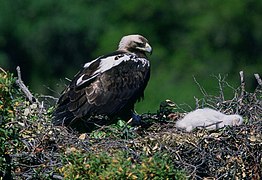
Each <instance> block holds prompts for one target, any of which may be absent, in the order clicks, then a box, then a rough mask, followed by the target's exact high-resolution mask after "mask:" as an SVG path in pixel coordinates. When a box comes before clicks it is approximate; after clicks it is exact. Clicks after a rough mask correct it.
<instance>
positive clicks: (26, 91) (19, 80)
mask: <svg viewBox="0 0 262 180" xmlns="http://www.w3.org/2000/svg"><path fill="white" fill-rule="evenodd" d="M16 71H17V80H16V84H17V85H18V87H19V88H20V89H21V90H22V92H23V93H24V94H25V96H26V97H27V99H28V100H29V101H30V102H31V103H36V104H37V105H38V107H40V108H42V107H43V105H42V104H41V103H40V102H39V101H38V99H36V98H35V97H34V96H33V95H32V93H31V92H30V91H29V89H28V88H27V87H26V85H25V84H24V82H23V80H22V76H21V70H20V67H19V66H17V67H16Z"/></svg>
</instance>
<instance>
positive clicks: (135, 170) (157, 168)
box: [59, 152, 186, 179]
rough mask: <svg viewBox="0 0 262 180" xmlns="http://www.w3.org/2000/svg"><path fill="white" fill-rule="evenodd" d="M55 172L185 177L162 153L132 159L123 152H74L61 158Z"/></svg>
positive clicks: (90, 175) (91, 176)
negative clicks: (61, 163) (59, 165)
mask: <svg viewBox="0 0 262 180" xmlns="http://www.w3.org/2000/svg"><path fill="white" fill-rule="evenodd" d="M59 171H60V173H61V174H63V175H64V178H65V179H186V176H185V174H184V172H183V171H178V170H176V169H174V165H173V163H172V161H170V158H169V157H168V156H167V155H166V154H157V155H154V156H152V157H147V156H145V155H141V156H139V157H136V158H135V157H133V156H132V155H128V154H127V153H125V152H116V153H114V154H113V155H110V154H108V153H98V154H95V153H80V152H74V153H70V154H67V155H66V156H64V157H63V167H61V168H60V169H59Z"/></svg>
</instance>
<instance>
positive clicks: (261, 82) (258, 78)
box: [254, 74, 262, 86]
mask: <svg viewBox="0 0 262 180" xmlns="http://www.w3.org/2000/svg"><path fill="white" fill-rule="evenodd" d="M254 76H255V78H256V80H257V83H258V84H259V86H262V80H261V78H260V76H259V74H254Z"/></svg>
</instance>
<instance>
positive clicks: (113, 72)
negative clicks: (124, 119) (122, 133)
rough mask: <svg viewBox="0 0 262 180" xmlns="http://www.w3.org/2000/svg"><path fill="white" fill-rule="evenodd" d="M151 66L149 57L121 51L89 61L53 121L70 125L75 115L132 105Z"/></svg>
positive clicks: (104, 112) (103, 112) (140, 94)
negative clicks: (139, 56) (140, 56)
mask: <svg viewBox="0 0 262 180" xmlns="http://www.w3.org/2000/svg"><path fill="white" fill-rule="evenodd" d="M149 68H150V66H149V61H148V60H147V59H145V58H138V57H137V56H135V55H134V54H129V53H120V52H118V53H115V54H111V55H108V56H103V57H100V58H98V59H96V60H94V61H91V62H90V63H86V64H85V65H84V68H83V69H82V70H81V71H80V72H79V73H78V74H77V75H76V76H75V77H74V79H73V80H72V82H71V84H70V85H69V86H68V88H67V89H66V90H65V91H64V93H63V95H62V96H61V97H60V99H59V101H58V107H57V108H56V111H55V112H54V119H53V123H54V124H55V125H61V124H65V125H68V124H70V123H71V121H73V120H74V119H76V118H82V117H85V116H90V115H93V114H101V115H109V116H111V115H115V114H117V113H118V112H120V111H121V110H122V109H123V108H125V107H127V106H128V107H129V108H133V104H134V103H135V102H136V101H137V100H139V99H140V98H142V97H143V91H144V89H145V87H146V85H147V82H148V80H149V73H150V70H149Z"/></svg>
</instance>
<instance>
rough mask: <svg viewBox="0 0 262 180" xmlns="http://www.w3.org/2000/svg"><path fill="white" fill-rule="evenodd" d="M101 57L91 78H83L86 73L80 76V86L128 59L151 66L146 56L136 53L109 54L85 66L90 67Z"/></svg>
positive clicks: (78, 83) (78, 84)
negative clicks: (139, 55)
mask: <svg viewBox="0 0 262 180" xmlns="http://www.w3.org/2000/svg"><path fill="white" fill-rule="evenodd" d="M98 59H100V64H99V67H98V68H97V70H96V71H94V72H93V74H92V75H91V76H90V78H88V79H85V80H83V77H84V75H82V76H80V78H79V79H78V80H77V81H76V85H77V86H80V85H82V84H84V83H86V82H88V81H90V80H91V79H93V78H95V77H97V76H98V75H99V74H101V73H103V72H105V71H107V70H109V69H111V68H113V67H115V66H118V65H119V64H120V63H122V62H126V61H134V62H139V61H140V62H142V66H149V61H148V60H147V59H145V58H138V57H137V56H136V55H135V54H118V55H114V56H108V57H106V58H100V57H99V58H97V59H95V60H93V61H91V62H88V63H86V64H85V65H84V68H89V66H90V65H91V64H92V63H94V62H95V61H97V60H98Z"/></svg>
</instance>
